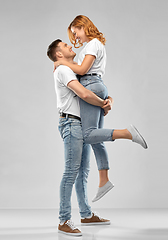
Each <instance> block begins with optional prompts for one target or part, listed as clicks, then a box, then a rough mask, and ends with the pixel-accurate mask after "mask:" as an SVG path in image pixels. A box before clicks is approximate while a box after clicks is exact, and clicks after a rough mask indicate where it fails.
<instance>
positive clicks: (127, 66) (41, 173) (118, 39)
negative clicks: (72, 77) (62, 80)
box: [0, 0, 168, 208]
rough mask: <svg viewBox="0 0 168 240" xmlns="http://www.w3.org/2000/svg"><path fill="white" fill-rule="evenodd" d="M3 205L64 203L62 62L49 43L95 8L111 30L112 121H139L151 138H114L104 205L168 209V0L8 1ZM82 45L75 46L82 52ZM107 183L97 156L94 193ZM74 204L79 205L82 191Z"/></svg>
mask: <svg viewBox="0 0 168 240" xmlns="http://www.w3.org/2000/svg"><path fill="white" fill-rule="evenodd" d="M0 4H1V6H0V25H1V26H0V32H1V38H0V43H1V44H0V66H1V71H0V100H1V104H0V122H1V124H0V208H58V207H59V184H60V180H61V177H62V173H63V169H64V155H63V142H62V140H61V138H60V136H59V132H58V130H57V125H58V119H59V116H58V113H57V109H56V96H55V90H54V81H53V72H52V71H53V64H52V62H51V61H50V60H49V59H48V58H47V57H46V49H47V46H48V45H49V44H50V43H51V42H52V41H53V40H55V39H56V38H61V39H63V40H64V41H65V42H67V43H69V39H68V36H67V27H68V25H69V23H70V22H71V21H72V20H73V19H74V17H75V16H76V15H79V14H83V15H86V16H88V17H89V18H90V19H91V20H92V21H93V22H94V24H95V25H96V26H97V27H98V29H99V30H100V31H102V32H103V33H104V34H105V36H106V38H107V44H106V50H107V56H108V61H107V66H106V74H105V76H104V82H105V84H106V85H107V87H108V90H109V95H110V96H112V97H113V98H114V106H113V110H112V111H111V112H110V113H109V115H108V116H107V117H106V119H105V127H106V128H125V127H127V126H128V125H129V124H130V123H133V124H135V125H136V126H137V128H138V129H139V130H140V132H141V133H142V134H143V136H144V137H145V139H146V140H147V142H148V145H149V149H148V150H144V149H143V148H141V147H140V146H138V145H136V144H133V143H131V142H130V141H125V140H118V141H116V142H114V143H107V144H106V146H107V149H108V153H109V159H110V168H111V169H110V172H109V175H110V179H111V181H112V182H113V183H114V184H115V188H114V189H113V190H112V191H111V192H110V193H108V195H107V196H106V197H104V198H103V199H102V200H100V201H99V202H97V203H94V204H92V206H93V207H96V208H105V207H106V208H166V207H168V191H167V189H168V174H167V168H168V159H167V153H168V150H167V130H168V127H167V109H168V104H167V100H168V97H167V87H168V84H167V76H168V74H167V63H168V61H167V53H168V47H167V42H168V30H167V29H168V28H167V21H168V1H166V0H165V1H163V0H109V1H108V0H104V1H97V0H93V1H90V0H85V1H83V2H82V3H81V2H80V1H77V0H73V1H68V0H67V1H65V0H61V1H56V0H55V1H54V0H48V1H40V0H29V1H24V0H15V1H12V0H6V1H0ZM79 51H80V49H78V50H76V52H77V54H78V53H79ZM97 186H98V171H97V166H96V163H95V159H94V155H93V154H91V171H90V176H89V181H88V197H89V201H90V202H91V199H92V198H93V197H94V195H95V193H96V190H97ZM72 206H73V207H74V208H76V207H77V201H76V196H75V191H73V196H72Z"/></svg>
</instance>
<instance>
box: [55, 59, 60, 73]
mask: <svg viewBox="0 0 168 240" xmlns="http://www.w3.org/2000/svg"><path fill="white" fill-rule="evenodd" d="M59 65H61V61H56V62H54V71H55V70H56V68H57V67H58V66H59ZM54 71H53V72H54Z"/></svg>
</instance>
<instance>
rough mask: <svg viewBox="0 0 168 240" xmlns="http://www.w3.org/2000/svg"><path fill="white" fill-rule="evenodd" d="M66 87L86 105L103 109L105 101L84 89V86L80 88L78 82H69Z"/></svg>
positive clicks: (80, 85)
mask: <svg viewBox="0 0 168 240" xmlns="http://www.w3.org/2000/svg"><path fill="white" fill-rule="evenodd" d="M67 86H68V88H70V89H71V90H72V91H73V92H74V93H76V95H78V96H79V97H80V98H82V99H83V100H84V101H85V102H87V103H90V104H92V105H95V106H99V107H103V106H104V105H105V104H106V100H103V99H101V98H99V97H98V96H97V95H96V94H94V93H93V92H92V91H90V90H88V89H86V88H85V87H84V86H82V84H80V82H78V80H72V81H70V82H69V83H68V85H67Z"/></svg>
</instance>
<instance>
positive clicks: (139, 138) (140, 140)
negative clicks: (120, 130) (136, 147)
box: [127, 125, 148, 149]
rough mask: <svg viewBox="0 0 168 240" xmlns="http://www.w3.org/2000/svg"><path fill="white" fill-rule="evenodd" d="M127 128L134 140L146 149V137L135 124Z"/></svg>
mask: <svg viewBox="0 0 168 240" xmlns="http://www.w3.org/2000/svg"><path fill="white" fill-rule="evenodd" d="M127 130H128V131H129V132H130V133H131V135H132V141H133V142H136V143H138V144H140V145H141V146H142V147H143V148H145V149H147V148H148V146H147V143H146V142H145V139H144V138H143V137H142V136H141V134H140V133H139V132H138V130H137V129H136V128H135V127H134V126H133V125H130V126H129V127H128V128H127Z"/></svg>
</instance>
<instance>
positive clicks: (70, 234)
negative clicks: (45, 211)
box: [58, 230, 82, 237]
mask: <svg viewBox="0 0 168 240" xmlns="http://www.w3.org/2000/svg"><path fill="white" fill-rule="evenodd" d="M58 233H61V234H66V235H69V236H74V237H75V236H76V237H79V236H82V233H69V232H64V231H61V230H58Z"/></svg>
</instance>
